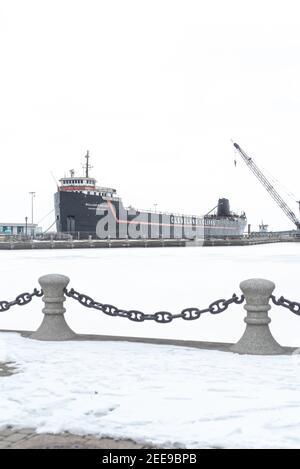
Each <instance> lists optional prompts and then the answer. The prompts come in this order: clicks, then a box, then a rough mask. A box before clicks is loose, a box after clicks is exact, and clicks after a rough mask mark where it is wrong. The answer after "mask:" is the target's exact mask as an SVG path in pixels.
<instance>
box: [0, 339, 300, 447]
mask: <svg viewBox="0 0 300 469" xmlns="http://www.w3.org/2000/svg"><path fill="white" fill-rule="evenodd" d="M0 344H1V350H0V359H3V358H6V359H11V360H13V361H16V363H17V364H18V373H17V374H15V375H13V376H10V377H5V378H0V384H1V393H0V409H1V411H0V427H2V426H5V425H7V424H11V425H16V426H20V427H33V428H36V429H37V431H38V432H61V431H64V430H69V431H70V432H72V433H76V434H87V433H93V434H96V435H99V436H110V437H114V438H122V437H123V438H132V439H134V440H136V441H138V442H147V443H152V444H154V445H163V446H167V447H170V446H175V447H188V448H201V447H226V448H231V447H232V448H245V447H250V448H258V447H262V448H274V447H275V448H276V447H283V448H297V447H299V446H300V399H299V385H300V355H294V356H281V357H253V356H239V355H234V354H230V353H225V352H216V351H205V350H197V349H192V348H191V349H189V348H181V347H171V346H163V345H148V344H132V343H125V342H123V343H113V342H72V343H71V342H60V343H53V342H52V343H49V342H47V343H46V342H38V341H33V340H30V339H24V338H21V337H20V336H18V335H17V334H14V333H0Z"/></svg>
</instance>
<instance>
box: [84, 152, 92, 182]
mask: <svg viewBox="0 0 300 469" xmlns="http://www.w3.org/2000/svg"><path fill="white" fill-rule="evenodd" d="M85 158H86V164H85V177H86V178H88V177H89V169H92V166H90V164H89V159H90V152H89V150H87V152H86V155H85Z"/></svg>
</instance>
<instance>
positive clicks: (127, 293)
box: [0, 243, 300, 347]
mask: <svg viewBox="0 0 300 469" xmlns="http://www.w3.org/2000/svg"><path fill="white" fill-rule="evenodd" d="M299 267H300V243H298V244H297V243H286V244H270V245H260V246H243V247H208V248H201V247H188V248H149V249H143V248H142V249H131V248H125V249H91V250H88V249H83V250H63V251H58V250H54V251H0V278H1V286H0V299H1V300H2V299H8V300H11V299H13V298H15V296H16V295H17V294H19V293H21V292H24V291H32V289H33V288H34V287H35V286H38V281H37V279H38V277H39V276H41V275H44V274H47V273H61V274H65V275H68V276H69V277H70V278H71V282H70V286H73V287H74V288H75V289H77V290H79V291H81V292H83V293H86V294H88V295H90V296H92V297H93V298H95V299H97V300H98V301H100V302H105V303H110V304H114V305H116V306H118V307H120V308H124V309H138V310H141V311H144V312H149V313H152V312H155V311H159V310H160V311H161V310H164V311H170V312H173V313H175V312H179V311H181V310H182V309H183V308H186V307H190V306H197V307H200V308H203V307H206V306H207V305H208V304H209V303H211V302H212V301H214V300H216V299H219V298H228V297H230V296H231V295H232V293H234V292H236V293H237V294H239V293H240V290H239V283H240V281H241V280H244V279H247V278H251V277H263V278H267V279H270V280H273V281H274V282H275V283H276V285H277V289H276V291H275V293H276V295H277V296H280V295H282V294H283V295H284V296H286V297H287V298H289V299H292V300H296V301H297V300H298V301H300V288H299V270H300V269H299ZM42 304H43V303H42V301H41V300H40V299H37V298H36V299H34V300H33V302H32V303H30V305H27V306H25V307H22V308H20V307H14V308H12V309H11V310H10V311H9V312H7V313H2V314H1V316H0V329H25V330H33V329H36V328H37V327H38V325H39V323H40V322H41V318H42V314H41V309H42ZM66 305H67V314H66V319H67V321H68V323H69V324H70V326H71V327H72V328H73V329H74V330H75V331H76V332H81V333H95V334H97V333H99V334H101V333H103V334H109V335H110V334H112V335H130V336H140V337H142V336H145V337H164V338H178V339H186V340H210V341H225V342H235V341H237V340H238V339H239V338H240V336H241V334H242V332H243V330H244V322H243V317H244V315H245V311H244V310H243V307H242V306H238V305H233V306H231V307H230V309H228V310H227V311H226V312H225V313H222V314H220V315H219V316H212V315H209V314H208V315H206V316H202V317H201V319H198V320H197V321H193V322H188V321H183V320H180V319H177V320H176V321H173V323H171V324H151V323H149V322H147V323H141V324H136V323H133V322H130V321H128V320H126V319H122V318H110V317H107V316H104V315H103V314H101V313H99V312H97V311H92V310H88V309H86V308H83V307H82V306H80V305H79V304H77V303H75V302H74V301H73V300H70V299H68V300H67V302H66ZM271 317H272V323H271V329H272V332H273V335H274V336H275V338H276V339H277V341H278V342H280V343H281V344H283V345H291V346H296V347H298V346H300V317H297V316H295V315H293V314H292V313H290V312H289V311H288V310H285V309H283V308H278V307H277V308H275V307H273V308H272V311H271Z"/></svg>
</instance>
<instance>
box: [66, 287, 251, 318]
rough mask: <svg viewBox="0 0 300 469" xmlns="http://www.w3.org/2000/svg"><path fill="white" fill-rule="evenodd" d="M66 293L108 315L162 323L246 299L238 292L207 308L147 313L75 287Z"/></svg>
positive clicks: (213, 311) (219, 310) (220, 309)
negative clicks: (128, 308)
mask: <svg viewBox="0 0 300 469" xmlns="http://www.w3.org/2000/svg"><path fill="white" fill-rule="evenodd" d="M64 293H65V295H66V296H68V297H69V298H73V300H76V301H78V302H79V303H80V304H81V305H83V306H85V307H86V308H93V309H97V310H98V311H102V313H104V314H107V315H108V316H112V317H116V316H117V317H120V318H127V319H129V320H130V321H134V322H144V321H155V322H158V323H161V324H167V323H170V322H171V321H173V319H179V318H181V319H184V320H185V321H194V320H195V319H199V318H200V316H201V315H202V314H204V313H211V314H220V313H223V311H225V310H226V309H227V308H228V307H229V305H231V304H233V303H235V304H241V303H243V302H244V299H245V298H244V295H242V296H241V297H240V298H239V297H238V296H237V295H236V294H233V295H232V297H231V298H229V300H224V299H221V300H217V301H214V302H213V303H211V304H210V305H209V306H208V308H205V309H199V308H195V307H194V308H186V309H184V310H182V311H181V313H179V314H171V313H169V312H168V311H158V312H157V313H154V314H145V313H143V312H142V311H138V310H134V309H132V310H129V311H126V310H125V309H119V308H117V307H116V306H114V305H110V304H106V303H99V302H97V301H94V300H93V299H92V298H91V297H90V296H88V295H84V294H82V293H79V292H77V291H76V290H74V288H71V289H70V290H67V289H66V288H65V290H64Z"/></svg>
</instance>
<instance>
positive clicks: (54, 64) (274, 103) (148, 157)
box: [0, 0, 300, 229]
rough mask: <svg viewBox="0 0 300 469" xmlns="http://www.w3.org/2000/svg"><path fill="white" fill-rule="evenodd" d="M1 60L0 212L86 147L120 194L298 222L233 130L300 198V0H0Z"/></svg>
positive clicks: (145, 203)
mask: <svg viewBox="0 0 300 469" xmlns="http://www.w3.org/2000/svg"><path fill="white" fill-rule="evenodd" d="M0 60H1V62H0V63H1V68H0V85H1V86H0V132H1V138H0V152H1V157H2V158H1V185H0V195H1V211H0V221H1V222H4V221H11V222H17V221H23V220H24V218H25V216H26V215H27V216H29V217H30V215H31V211H30V196H29V194H28V192H29V191H36V193H37V197H36V200H35V210H36V217H35V220H36V221H38V220H39V219H40V218H42V217H43V216H44V215H45V214H47V213H48V212H49V211H50V210H51V209H52V208H53V193H54V192H55V183H54V181H53V179H52V176H51V174H50V171H53V173H54V174H55V176H56V178H57V179H59V178H60V177H62V176H63V175H64V173H65V172H67V171H68V170H69V169H71V168H75V169H77V170H79V169H80V168H81V166H80V165H81V163H82V161H83V156H84V155H85V152H86V150H87V149H89V150H90V153H91V156H92V164H93V166H94V169H93V175H94V176H95V177H96V178H97V179H98V182H99V183H100V184H103V185H110V186H113V187H115V188H116V189H117V190H118V193H119V195H120V196H121V197H122V198H123V201H124V203H125V204H126V205H129V204H132V205H134V206H136V207H143V208H150V207H153V204H154V203H157V204H158V208H160V209H167V210H176V211H182V212H183V213H195V214H203V213H205V212H207V211H208V210H210V209H211V208H212V207H213V206H214V205H216V203H217V199H218V197H219V196H225V197H226V196H227V197H228V198H230V201H231V206H232V208H233V209H240V210H245V211H246V213H247V215H248V219H249V222H250V223H252V225H253V228H256V227H257V225H258V223H259V222H260V221H261V219H262V218H263V219H264V221H265V222H267V223H269V224H270V227H271V228H280V229H281V228H282V229H284V228H293V225H292V224H291V223H290V222H289V220H288V219H287V218H286V217H285V215H284V214H283V213H282V212H281V210H280V209H279V208H277V206H276V205H275V202H273V200H272V199H271V198H270V196H269V195H268V194H267V192H266V191H265V190H264V189H263V188H262V187H261V186H260V183H259V182H258V181H257V180H256V179H255V177H254V175H253V174H252V173H251V172H250V170H249V169H248V168H247V167H246V166H245V165H244V163H243V162H242V161H241V160H238V166H237V168H235V167H234V164H233V161H234V152H233V147H232V145H231V142H230V139H231V138H232V139H234V140H235V141H237V142H238V143H239V144H240V145H241V147H242V148H244V149H245V150H246V152H248V153H249V154H250V156H252V157H253V158H254V160H255V161H256V162H257V164H258V165H259V166H261V167H263V168H267V169H268V170H269V171H270V173H271V174H273V175H274V176H276V178H277V179H279V180H280V182H281V184H283V185H284V186H286V187H287V188H288V189H289V190H290V191H292V192H294V194H295V195H296V197H297V198H299V199H300V190H299V187H298V185H299V183H298V180H299V166H300V165H299V155H300V140H299V137H298V136H299V123H300V119H299V117H300V4H299V2H296V1H288V0H284V1H274V0H273V1H263V0H260V1H256V0H251V1H241V0H239V1H233V0H226V1H224V0H223V1H221V0H215V1H212V0H210V1H209V2H208V1H206V2H205V1H201V0H198V1H190V0H185V1H177V0H172V1H168V0H159V1H156V0H151V1H145V0H137V1H132V0H122V1H118V0H110V1H103V0H95V1H93V0H72V1H69V0H59V1H57V0H51V1H45V0H44V1H41V0H26V1H24V0H22V1H19V0H7V1H5V0H0ZM283 195H284V198H285V199H286V200H287V202H289V203H291V207H292V208H293V209H294V210H295V211H296V213H297V214H298V207H297V204H296V203H295V202H294V201H293V200H295V198H294V199H293V200H290V199H289V198H287V196H286V195H285V194H284V193H283ZM53 220H54V216H53V215H51V216H50V217H48V219H46V220H45V222H44V228H46V227H47V225H50V224H51V223H52V222H53Z"/></svg>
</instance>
